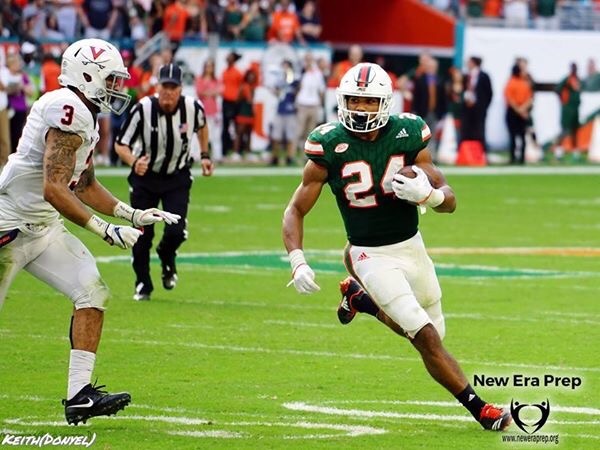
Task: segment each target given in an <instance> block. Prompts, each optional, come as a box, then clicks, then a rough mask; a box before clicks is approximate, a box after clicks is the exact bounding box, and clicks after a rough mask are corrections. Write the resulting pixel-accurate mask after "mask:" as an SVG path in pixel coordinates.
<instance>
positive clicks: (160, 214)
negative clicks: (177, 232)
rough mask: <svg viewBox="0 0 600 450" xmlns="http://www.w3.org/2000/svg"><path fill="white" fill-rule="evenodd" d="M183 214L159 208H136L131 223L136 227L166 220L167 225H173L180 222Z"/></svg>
mask: <svg viewBox="0 0 600 450" xmlns="http://www.w3.org/2000/svg"><path fill="white" fill-rule="evenodd" d="M179 219H181V216H180V215H179V214H173V213H170V212H167V211H161V210H160V209H157V208H150V209H136V210H134V211H133V216H132V218H131V223H132V224H133V226H135V227H144V226H146V225H152V224H155V223H156V222H164V223H166V224H167V225H173V224H174V223H177V222H179Z"/></svg>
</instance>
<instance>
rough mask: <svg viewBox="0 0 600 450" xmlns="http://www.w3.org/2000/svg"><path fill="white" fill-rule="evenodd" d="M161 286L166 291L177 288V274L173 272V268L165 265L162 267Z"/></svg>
mask: <svg viewBox="0 0 600 450" xmlns="http://www.w3.org/2000/svg"><path fill="white" fill-rule="evenodd" d="M162 284H163V287H164V288H165V289H167V290H171V289H173V288H174V287H175V286H177V272H175V266H173V267H171V266H168V265H166V264H163V266H162Z"/></svg>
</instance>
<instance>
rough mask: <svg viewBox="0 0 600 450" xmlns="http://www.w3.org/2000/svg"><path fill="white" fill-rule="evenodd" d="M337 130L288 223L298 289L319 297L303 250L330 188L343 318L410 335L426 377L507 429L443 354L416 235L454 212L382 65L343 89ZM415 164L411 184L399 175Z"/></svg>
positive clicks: (314, 138) (488, 424) (421, 125)
mask: <svg viewBox="0 0 600 450" xmlns="http://www.w3.org/2000/svg"><path fill="white" fill-rule="evenodd" d="M336 94H337V101H338V117H339V122H332V123H326V124H324V125H321V126H319V127H317V128H316V129H315V130H314V131H313V132H312V133H311V134H310V135H309V136H308V139H307V141H306V145H305V153H306V156H307V157H308V162H307V163H306V166H305V167H304V172H303V176H302V181H301V183H300V185H299V186H298V188H297V189H296V191H295V192H294V194H293V196H292V199H291V200H290V203H289V204H288V206H287V208H286V210H285V213H284V217H283V241H284V244H285V247H286V249H287V251H288V253H289V259H290V264H291V266H292V277H293V279H292V281H291V282H290V284H292V283H293V284H294V287H295V288H296V290H297V291H298V292H299V293H301V294H311V293H313V292H316V291H318V290H320V287H319V286H318V284H317V283H316V282H315V273H314V272H313V270H312V269H311V268H310V266H309V265H308V263H307V262H306V259H305V257H304V253H303V250H302V248H303V247H302V242H303V234H304V217H305V216H306V215H307V214H308V213H309V211H310V210H311V209H312V207H313V206H314V205H315V203H316V202H317V200H318V198H319V196H320V194H321V191H322V189H323V186H324V185H325V184H329V187H330V189H331V191H332V193H333V194H334V196H335V199H336V201H337V205H338V208H339V210H340V213H341V215H342V219H343V221H344V225H345V228H346V235H347V238H348V244H347V246H346V248H345V251H344V256H345V258H344V261H345V264H346V268H347V270H348V272H349V273H350V275H351V277H350V278H348V279H346V280H344V281H343V282H342V284H341V289H342V295H343V299H342V303H341V304H340V308H339V311H338V316H339V318H340V320H341V321H342V323H348V322H350V321H351V320H352V319H353V317H354V315H355V314H356V312H357V311H359V312H365V313H368V314H371V315H373V316H376V317H377V318H378V319H379V320H380V321H382V322H383V323H385V324H386V325H388V326H389V327H390V328H391V329H393V330H394V331H396V332H397V333H399V334H402V335H403V336H406V337H407V338H408V339H409V340H410V342H411V343H412V344H413V346H414V347H415V348H416V349H417V351H418V352H419V353H420V354H421V357H422V359H423V362H424V364H425V367H426V369H427V371H428V372H429V374H430V375H431V376H432V377H433V378H434V379H435V380H436V381H437V382H438V383H440V384H441V385H442V386H444V387H445V388H446V389H447V390H448V391H450V392H451V393H452V394H453V395H454V396H455V397H456V398H457V399H458V400H459V401H460V402H461V403H462V404H463V405H464V406H465V407H466V408H467V409H468V410H469V411H470V412H471V414H472V415H473V416H474V417H475V419H476V420H477V421H479V423H480V424H481V425H482V426H483V427H484V428H485V429H489V430H497V431H499V430H504V429H506V428H507V427H508V425H509V424H510V422H511V421H512V418H511V415H510V412H509V411H508V410H505V409H502V408H497V407H495V406H493V405H491V404H489V403H486V402H484V401H483V400H481V398H479V396H478V395H477V394H476V393H475V392H474V390H473V388H472V387H471V385H470V384H469V382H468V381H467V378H466V377H465V375H464V373H463V372H462V370H461V368H460V366H459V365H458V363H457V362H456V360H455V359H454V358H453V357H452V356H451V355H450V354H449V353H448V352H447V351H446V350H445V348H444V347H443V345H442V339H443V337H444V333H445V325H444V316H443V314H442V307H441V296H442V293H441V289H440V285H439V282H438V279H437V276H436V274H435V268H434V266H433V262H432V261H431V259H430V257H429V255H428V254H427V252H426V250H425V246H424V244H423V239H422V238H421V234H420V232H419V229H418V217H419V208H422V209H424V208H427V207H429V208H432V209H433V210H434V211H436V212H446V213H452V212H454V210H455V208H456V198H455V196H454V192H453V191H452V188H451V187H450V186H448V184H447V183H446V179H445V177H444V175H443V174H442V173H441V171H440V170H439V169H437V168H436V167H435V165H434V164H433V161H432V158H431V154H430V153H429V151H428V150H427V148H426V147H427V143H428V141H429V139H430V137H431V133H430V130H429V127H428V126H427V125H426V124H425V122H424V121H423V119H421V118H420V117H418V116H415V115H412V114H402V115H400V116H391V117H390V105H391V101H392V85H391V81H390V78H389V76H388V75H387V73H386V72H385V71H384V70H383V69H382V68H381V67H380V66H378V65H376V64H370V63H361V64H358V65H356V66H354V67H353V68H352V69H350V70H349V71H348V72H347V73H346V75H345V76H344V77H343V78H342V80H341V82H340V86H339V87H338V89H337V93H336ZM404 166H412V169H413V171H414V174H413V175H414V176H413V177H412V178H411V177H409V176H405V175H408V174H406V169H405V170H404V171H403V173H404V175H403V174H400V173H399V171H400V169H402V168H403V167H404Z"/></svg>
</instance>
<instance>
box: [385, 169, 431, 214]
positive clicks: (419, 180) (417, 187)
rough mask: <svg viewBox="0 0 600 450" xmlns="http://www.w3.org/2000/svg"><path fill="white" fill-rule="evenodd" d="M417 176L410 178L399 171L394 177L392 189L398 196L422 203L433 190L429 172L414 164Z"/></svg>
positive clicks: (411, 201)
mask: <svg viewBox="0 0 600 450" xmlns="http://www.w3.org/2000/svg"><path fill="white" fill-rule="evenodd" d="M412 170H414V171H415V173H416V174H417V176H416V177H415V178H408V177H405V176H404V175H401V174H399V173H397V174H395V175H394V178H392V189H393V191H394V194H396V197H398V198H399V199H401V200H405V201H407V202H410V203H415V204H417V205H418V204H421V203H423V202H424V201H426V200H427V199H428V198H429V196H430V195H431V193H432V191H433V187H432V186H431V183H430V182H429V179H428V178H427V174H426V173H425V172H424V171H423V169H421V168H420V167H417V166H412Z"/></svg>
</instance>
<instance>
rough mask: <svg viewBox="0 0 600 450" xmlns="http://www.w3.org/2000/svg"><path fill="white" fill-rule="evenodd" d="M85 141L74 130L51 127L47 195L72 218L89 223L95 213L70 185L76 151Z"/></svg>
mask: <svg viewBox="0 0 600 450" xmlns="http://www.w3.org/2000/svg"><path fill="white" fill-rule="evenodd" d="M82 143H83V141H82V139H81V138H80V137H79V136H77V135H76V134H73V133H66V132H64V131H61V130H59V129H57V128H51V129H50V130H49V131H48V134H47V135H46V151H45V153H44V199H45V200H46V201H47V202H48V203H50V204H51V205H52V206H54V208H56V210H57V211H58V212H59V213H60V214H61V215H63V216H64V217H66V218H67V219H69V220H70V221H71V222H74V223H76V224H77V225H81V226H82V227H85V224H86V223H87V222H88V221H89V220H90V217H91V216H92V215H91V214H90V212H89V211H88V209H87V208H86V207H85V206H84V205H83V203H81V201H80V200H79V199H78V198H77V197H76V196H75V194H74V193H73V192H71V190H70V189H69V182H70V181H71V177H72V176H73V171H74V170H75V152H76V151H77V149H78V148H79V147H80V146H81V144H82Z"/></svg>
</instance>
